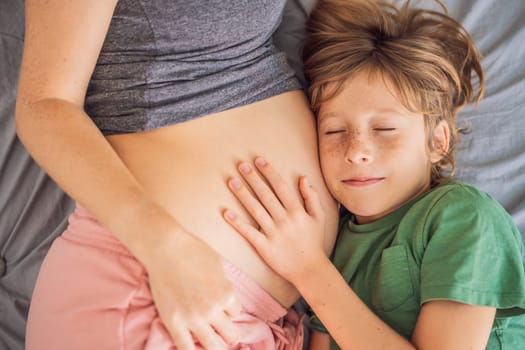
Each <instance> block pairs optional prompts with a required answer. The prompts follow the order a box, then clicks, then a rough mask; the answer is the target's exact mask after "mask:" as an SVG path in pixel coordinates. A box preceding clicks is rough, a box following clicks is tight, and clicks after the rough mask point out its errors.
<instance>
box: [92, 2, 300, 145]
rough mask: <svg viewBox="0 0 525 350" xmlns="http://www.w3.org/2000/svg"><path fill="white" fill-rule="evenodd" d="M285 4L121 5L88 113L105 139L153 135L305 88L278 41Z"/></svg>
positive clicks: (95, 79) (96, 72) (95, 74)
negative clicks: (153, 131)
mask: <svg viewBox="0 0 525 350" xmlns="http://www.w3.org/2000/svg"><path fill="white" fill-rule="evenodd" d="M284 2H285V1H284V0H120V1H119V2H118V3H117V6H116V9H115V12H114V14H113V19H112V21H111V24H110V28H109V31H108V33H107V36H106V39H105V42H104V45H103V48H102V51H101V53H100V57H99V59H98V62H97V64H96V67H95V70H94V72H93V75H92V77H91V81H90V83H89V87H88V91H87V95H86V102H85V109H86V112H87V113H88V115H89V116H90V117H91V118H92V119H93V121H94V122H95V124H96V125H97V126H98V127H99V129H100V130H101V131H102V132H103V133H104V134H105V135H110V134H119V133H130V132H137V131H142V130H150V129H154V128H159V127H163V126H167V125H172V124H175V123H180V122H184V121H187V120H191V119H194V118H197V117H199V116H204V115H207V114H210V113H215V112H220V111H224V110H227V109H230V108H234V107H238V106H242V105H246V104H249V103H252V102H255V101H260V100H263V99H265V98H268V97H271V96H275V95H277V94H280V93H283V92H286V91H290V90H295V89H301V85H300V84H299V82H298V81H297V79H296V78H295V76H294V72H293V70H292V69H291V68H290V67H289V65H288V63H287V61H286V57H285V56H284V54H283V53H281V52H280V51H278V50H277V49H276V48H275V46H274V45H273V43H272V34H273V32H274V31H275V29H276V27H277V26H278V24H279V22H280V20H281V15H282V11H283V8H284Z"/></svg>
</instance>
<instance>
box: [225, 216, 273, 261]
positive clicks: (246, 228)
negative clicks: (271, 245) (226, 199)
mask: <svg viewBox="0 0 525 350" xmlns="http://www.w3.org/2000/svg"><path fill="white" fill-rule="evenodd" d="M223 217H224V219H225V220H226V221H227V222H228V223H229V224H230V225H232V226H233V228H234V229H235V230H236V231H237V232H239V233H240V234H241V235H242V236H243V237H244V238H245V239H246V240H247V241H248V242H249V243H250V244H251V245H252V246H253V247H254V248H255V250H256V251H257V252H260V253H263V252H264V250H265V247H266V243H267V239H266V236H265V235H264V233H262V232H260V231H259V230H257V229H256V228H255V227H253V226H251V225H250V224H247V223H245V222H243V221H242V220H241V219H240V218H239V216H238V215H237V214H235V213H234V212H233V211H231V210H229V209H226V210H225V211H224V213H223Z"/></svg>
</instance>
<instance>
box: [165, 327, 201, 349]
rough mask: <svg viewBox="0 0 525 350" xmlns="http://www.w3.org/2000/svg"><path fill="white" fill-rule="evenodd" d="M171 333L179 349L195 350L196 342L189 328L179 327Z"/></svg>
mask: <svg viewBox="0 0 525 350" xmlns="http://www.w3.org/2000/svg"><path fill="white" fill-rule="evenodd" d="M170 334H171V338H172V339H173V344H174V345H175V347H176V348H177V349H183V350H195V342H194V340H193V338H192V336H191V333H190V332H189V330H187V329H185V328H183V327H177V328H175V329H173V330H172V331H171V332H170Z"/></svg>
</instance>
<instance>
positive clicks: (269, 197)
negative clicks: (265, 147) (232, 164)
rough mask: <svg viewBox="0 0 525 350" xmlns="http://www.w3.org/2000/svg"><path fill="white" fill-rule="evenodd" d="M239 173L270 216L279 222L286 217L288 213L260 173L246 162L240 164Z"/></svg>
mask: <svg viewBox="0 0 525 350" xmlns="http://www.w3.org/2000/svg"><path fill="white" fill-rule="evenodd" d="M239 172H240V173H241V174H242V176H243V178H244V180H246V182H247V183H248V185H250V188H251V189H252V190H253V192H254V193H255V195H256V196H257V198H259V201H260V202H261V204H262V205H263V206H264V208H265V209H266V210H267V212H268V213H269V214H270V216H271V217H273V218H275V219H277V220H279V219H280V218H283V217H284V216H285V215H286V211H285V209H284V207H283V205H282V204H281V202H280V199H281V198H278V197H277V196H276V194H275V193H274V192H273V191H272V189H271V188H270V186H268V184H267V183H266V182H265V181H264V180H263V179H262V178H261V176H260V175H259V173H258V172H257V171H255V170H254V169H253V167H252V166H251V165H250V164H249V163H246V162H242V163H240V164H239Z"/></svg>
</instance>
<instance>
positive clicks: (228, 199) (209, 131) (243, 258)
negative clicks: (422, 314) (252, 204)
mask: <svg viewBox="0 0 525 350" xmlns="http://www.w3.org/2000/svg"><path fill="white" fill-rule="evenodd" d="M108 140H109V141H110V143H111V144H112V145H113V147H114V148H115V150H116V151H117V152H118V153H119V155H120V156H121V158H122V159H123V160H124V162H125V163H126V164H127V166H128V167H129V169H130V170H131V172H132V173H133V174H134V175H135V176H136V177H137V178H138V180H139V181H140V182H141V183H142V184H143V186H144V187H145V188H146V189H147V191H149V192H150V193H151V195H152V196H153V197H154V198H156V200H158V202H159V203H160V204H161V205H162V206H163V207H164V208H166V210H167V211H168V212H170V213H171V214H172V215H173V216H174V218H175V219H176V220H177V221H178V222H179V223H181V224H182V226H184V228H185V229H186V230H188V231H189V232H191V233H192V234H194V235H196V236H198V237H200V238H201V239H202V240H204V241H205V242H207V243H208V244H209V245H210V246H211V247H212V248H213V249H215V250H216V251H217V252H218V253H219V254H220V255H222V256H223V257H225V258H226V259H228V260H230V261H231V262H232V263H234V264H235V265H237V266H238V267H239V268H241V269H242V270H244V271H245V272H246V273H247V274H249V275H250V276H251V277H252V278H253V279H254V280H255V281H256V282H258V283H259V284H260V285H261V286H262V287H263V288H264V289H265V290H267V291H268V292H269V293H270V294H271V295H272V296H274V297H275V298H276V299H277V300H278V301H279V302H280V303H281V304H282V305H283V306H286V307H287V306H289V305H291V304H292V303H293V302H294V301H295V300H296V299H297V297H298V295H297V292H296V291H295V289H294V288H293V287H292V286H291V285H290V284H288V283H287V282H286V281H285V280H284V279H282V278H281V277H280V276H278V275H276V274H275V273H274V272H273V271H272V270H271V269H270V268H268V267H267V266H266V264H264V262H263V261H261V259H260V258H259V257H258V255H257V254H256V253H255V251H254V250H253V249H252V247H251V246H250V245H249V244H248V243H247V242H246V241H245V240H244V239H243V238H242V237H241V236H240V235H239V234H238V233H236V232H235V231H234V230H233V229H232V228H231V227H230V226H229V225H228V224H226V222H225V221H224V220H223V219H222V216H221V213H222V210H224V208H226V207H228V208H232V209H234V210H236V211H237V212H239V213H241V214H242V215H244V218H245V219H246V220H251V218H250V217H249V216H248V214H247V213H246V212H244V210H243V209H242V208H241V207H240V205H239V204H238V203H237V201H236V199H235V198H234V197H233V195H232V194H231V193H230V191H229V190H228V188H227V187H226V180H227V178H228V177H230V176H232V175H236V174H237V171H236V164H237V163H238V162H239V161H241V160H245V161H250V160H253V158H254V156H256V155H262V156H264V157H265V158H266V159H267V160H268V161H270V162H271V163H272V164H273V165H274V166H275V167H276V168H277V169H279V171H280V172H281V174H282V175H283V177H284V178H285V179H287V181H288V182H289V184H290V186H293V188H294V189H297V180H298V177H299V176H300V175H307V176H308V178H309V180H310V181H311V182H312V183H313V184H314V186H315V188H316V189H318V190H319V191H320V195H321V198H322V201H323V205H324V208H325V211H326V214H327V217H328V225H327V229H326V232H325V234H326V243H325V249H326V251H327V252H328V251H329V250H330V249H331V248H332V245H333V241H334V238H335V231H336V224H337V210H336V206H335V203H334V201H333V200H332V198H331V197H330V195H329V194H328V192H327V191H326V188H325V185H324V182H323V180H322V177H321V173H320V170H319V164H318V157H317V146H316V136H315V123H314V119H313V116H312V115H311V113H310V111H309V109H308V108H307V106H306V102H305V100H304V97H303V96H302V93H300V92H291V93H287V94H283V95H280V96H276V97H273V98H271V99H269V100H265V101H261V102H258V103H255V104H252V105H250V106H246V107H241V108H236V109H233V110H229V111H226V112H221V113H219V114H214V115H209V116H206V117H202V118H198V119H195V120H193V121H190V122H186V123H182V124H176V125H173V126H169V127H166V128H162V129H157V130H154V131H149V132H143V133H136V134H129V135H116V136H110V137H109V138H108ZM296 193H297V196H299V194H298V192H297V191H296Z"/></svg>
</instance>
